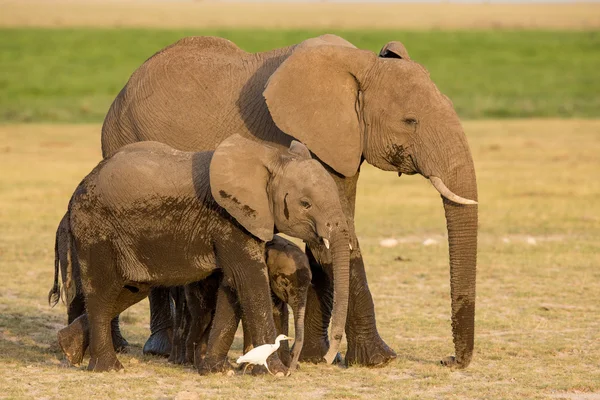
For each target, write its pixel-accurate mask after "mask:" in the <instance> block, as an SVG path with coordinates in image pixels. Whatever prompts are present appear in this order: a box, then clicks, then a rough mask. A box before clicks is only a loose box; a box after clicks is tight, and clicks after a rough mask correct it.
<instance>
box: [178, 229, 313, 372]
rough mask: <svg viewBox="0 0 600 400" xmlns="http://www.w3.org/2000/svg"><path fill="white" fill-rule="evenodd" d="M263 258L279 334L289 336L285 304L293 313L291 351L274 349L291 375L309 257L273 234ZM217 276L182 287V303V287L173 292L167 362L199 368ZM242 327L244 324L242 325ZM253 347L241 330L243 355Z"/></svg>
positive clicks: (299, 341)
mask: <svg viewBox="0 0 600 400" xmlns="http://www.w3.org/2000/svg"><path fill="white" fill-rule="evenodd" d="M265 260H266V263H267V269H268V271H269V285H270V287H271V291H272V294H273V303H274V304H273V318H274V321H275V327H276V330H277V334H285V335H287V334H288V320H289V312H288V305H289V306H290V307H291V308H292V311H293V313H294V331H295V333H294V336H295V340H294V346H293V349H292V352H291V354H290V350H289V346H288V342H285V343H282V344H281V347H280V348H279V351H278V353H279V358H280V359H281V361H282V362H283V363H284V364H285V365H286V366H289V367H290V369H291V370H292V371H293V370H295V369H296V366H297V364H298V359H299V358H300V352H301V351H302V346H303V343H304V315H305V311H306V295H307V292H308V288H309V287H310V285H311V278H312V274H311V271H310V266H309V263H308V258H307V257H306V254H304V252H303V251H302V250H301V249H300V248H299V247H298V246H296V245H295V244H294V243H292V242H291V241H289V240H287V239H285V238H283V237H281V236H278V235H275V236H273V240H270V241H268V242H267V243H266V246H265ZM220 278H221V276H220V274H213V275H211V276H210V277H209V278H207V279H205V280H203V281H200V282H194V283H192V284H188V285H185V288H184V290H185V299H182V296H181V289H178V290H177V291H176V292H175V296H173V297H174V298H176V299H177V300H176V304H177V307H176V309H177V311H176V313H175V315H176V322H175V324H174V325H175V329H174V337H173V346H172V350H171V355H170V357H169V361H171V362H176V363H187V364H191V363H193V364H194V365H195V366H196V367H199V366H200V360H202V359H203V358H204V355H205V353H206V350H207V346H208V333H209V331H210V328H211V325H212V323H213V316H214V314H215V307H216V298H217V290H218V285H219V283H220ZM215 318H216V319H217V322H216V325H217V326H222V325H223V322H220V321H218V319H219V318H220V316H219V315H217V316H216V317H215ZM225 323H227V322H225ZM243 324H244V326H246V322H243ZM184 343H185V344H184ZM251 348H252V337H251V334H250V330H249V329H244V353H246V352H247V351H249V350H250V349H251ZM204 366H205V367H208V366H206V365H205V364H204Z"/></svg>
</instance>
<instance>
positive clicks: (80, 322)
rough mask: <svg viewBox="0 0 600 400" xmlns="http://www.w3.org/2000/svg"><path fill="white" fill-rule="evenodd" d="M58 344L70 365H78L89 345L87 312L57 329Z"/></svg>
mask: <svg viewBox="0 0 600 400" xmlns="http://www.w3.org/2000/svg"><path fill="white" fill-rule="evenodd" d="M57 336H58V345H59V346H60V348H61V350H62V351H63V353H64V354H65V356H66V357H67V360H68V361H69V363H70V364H71V365H79V364H81V361H83V356H84V354H85V352H86V350H87V348H88V346H89V343H90V341H89V337H90V333H89V321H88V316H87V314H82V315H80V316H79V317H77V318H75V319H74V320H73V321H72V322H71V323H70V324H69V325H67V326H66V327H65V328H63V329H61V330H60V331H58V334H57Z"/></svg>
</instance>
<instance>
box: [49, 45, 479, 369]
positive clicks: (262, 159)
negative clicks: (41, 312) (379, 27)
mask: <svg viewBox="0 0 600 400" xmlns="http://www.w3.org/2000/svg"><path fill="white" fill-rule="evenodd" d="M101 140H102V154H103V160H102V161H101V162H100V163H99V164H98V165H97V166H96V167H95V168H94V169H93V170H92V171H91V172H90V173H89V174H88V175H87V176H86V177H85V178H84V179H83V180H82V181H81V183H80V184H79V185H78V186H77V188H76V189H75V192H74V193H73V195H72V197H71V199H70V201H69V204H68V208H67V212H66V214H65V215H64V217H63V219H62V221H61V222H60V224H59V226H58V229H57V232H56V244H55V254H56V256H55V277H54V286H53V287H52V289H51V291H50V294H49V301H50V303H51V304H52V305H54V304H56V303H57V302H58V299H59V298H60V296H61V293H62V294H64V298H65V300H66V304H67V308H68V322H69V325H68V326H67V327H65V328H64V329H62V330H60V331H59V333H58V341H59V345H60V347H61V349H62V350H63V352H64V353H65V355H66V357H67V359H68V360H69V362H71V363H72V364H78V363H80V362H81V361H82V360H83V357H84V354H85V353H86V351H88V350H89V355H90V361H89V365H88V369H89V370H93V371H107V370H116V369H121V368H123V367H122V365H121V363H120V362H119V360H118V359H117V355H116V353H117V352H122V351H126V350H127V346H128V343H127V341H126V340H125V338H123V336H122V335H121V333H120V330H119V319H118V316H119V314H120V313H121V312H123V311H124V310H125V309H127V308H128V307H130V306H131V305H133V304H135V303H137V302H139V301H140V300H142V299H143V298H145V297H146V296H149V298H150V314H151V321H150V330H151V335H150V337H149V339H148V341H147V342H146V344H145V345H144V350H143V351H144V353H145V354H155V355H162V356H168V357H169V359H170V361H172V362H177V363H190V364H194V366H195V367H196V368H197V369H198V370H199V372H200V373H203V374H204V373H210V372H220V371H229V370H231V369H232V368H233V366H232V364H230V363H229V361H228V358H227V356H228V351H229V349H230V347H231V344H232V342H233V339H234V335H235V332H236V329H237V327H238V325H239V322H240V321H242V327H243V331H244V352H247V351H249V350H250V349H251V348H252V347H253V346H254V347H256V346H260V345H263V344H267V343H273V342H274V339H275V337H276V336H277V335H278V334H287V333H288V305H289V306H290V307H291V309H292V311H293V316H294V330H295V340H294V344H293V347H292V349H291V350H290V349H289V347H288V346H287V344H285V343H287V342H285V343H284V344H283V345H282V346H281V348H280V349H279V351H278V353H275V354H273V355H272V356H271V357H270V358H269V360H268V369H269V372H274V373H276V374H287V373H289V371H292V370H294V369H295V368H296V366H297V363H298V361H309V362H321V361H325V362H327V363H332V362H336V361H339V360H340V355H339V353H338V350H339V346H340V342H341V340H342V337H343V334H344V333H345V334H346V337H347V343H348V348H347V352H346V354H345V359H344V361H345V363H346V364H347V365H352V364H361V365H367V366H377V365H383V364H385V363H387V362H389V361H390V360H392V359H394V358H395V357H396V354H395V353H394V351H393V350H392V349H390V348H389V347H388V346H387V345H386V344H385V342H384V341H383V340H382V339H381V338H380V336H379V333H378V332H377V326H376V324H375V313H374V305H373V299H372V296H371V293H370V291H369V287H368V285H367V278H366V274H365V267H364V263H363V258H362V254H361V250H360V246H359V243H358V240H357V238H356V233H355V228H354V212H355V198H356V185H357V181H358V177H359V173H360V166H361V164H362V162H363V161H366V162H368V163H369V164H371V165H373V166H375V167H377V168H380V169H382V170H385V171H395V172H396V173H398V175H399V176H400V175H402V174H407V175H411V174H420V175H422V176H423V177H425V178H427V179H429V180H430V182H431V183H432V184H433V186H434V187H435V188H436V189H437V190H438V192H439V193H440V194H441V198H442V203H443V206H444V209H445V216H446V222H447V229H448V243H449V255H450V289H451V300H452V314H451V318H452V334H453V338H454V344H455V356H451V357H447V358H445V359H444V360H443V361H442V364H444V365H448V366H454V367H458V368H464V367H466V366H468V365H469V363H470V361H471V358H472V354H473V338H474V315H475V273H476V257H477V184H476V179H475V170H474V166H473V160H472V158H471V153H470V150H469V146H468V144H467V140H466V137H465V134H464V132H463V129H462V127H461V124H460V121H459V118H458V116H457V114H456V112H455V110H454V108H453V106H452V103H451V101H450V100H449V99H448V98H447V97H446V96H444V95H443V94H442V93H441V92H440V91H439V90H438V89H437V87H436V86H435V84H434V83H433V81H432V80H431V79H430V77H429V73H428V72H427V70H426V69H425V68H424V67H422V66H421V65H419V64H418V63H416V62H414V61H412V60H411V59H410V57H409V55H408V52H407V51H406V49H405V47H404V46H403V45H402V44H401V43H399V42H390V43H387V44H386V45H384V46H383V48H382V49H381V51H380V53H379V54H378V55H377V54H375V53H372V52H370V51H366V50H360V49H358V48H356V47H355V46H354V45H352V44H351V43H349V42H348V41H346V40H344V39H342V38H341V37H338V36H335V35H323V36H320V37H316V38H312V39H308V40H305V41H303V42H301V43H299V44H297V45H293V46H290V47H285V48H281V49H275V50H272V51H268V52H262V53H248V52H245V51H243V50H241V49H240V48H238V47H237V46H236V45H235V44H233V43H232V42H230V41H228V40H226V39H222V38H217V37H188V38H184V39H181V40H179V41H178V42H176V43H174V44H172V45H171V46H168V47H166V48H165V49H163V50H161V51H159V52H158V53H156V54H155V55H154V56H152V57H151V58H149V59H148V60H147V61H146V62H145V63H144V64H142V65H141V66H140V67H139V68H138V69H137V70H136V71H135V72H134V73H133V75H132V76H131V77H130V79H129V81H128V82H127V84H126V85H125V87H124V88H123V89H122V90H121V92H120V93H119V94H118V96H117V98H116V99H115V100H114V102H113V104H112V106H111V107H110V109H109V111H108V114H107V116H106V119H105V121H104V124H103V126H102V137H101ZM277 233H283V234H286V235H289V236H293V237H296V238H298V239H301V240H302V241H303V242H304V243H305V245H306V247H305V249H304V251H303V250H302V249H300V248H299V247H298V246H296V245H295V244H294V243H292V242H290V241H288V240H286V239H284V238H283V237H281V236H278V235H276V234H277ZM59 275H61V279H60V280H61V281H62V289H61V285H60V283H59ZM330 322H331V329H329V324H330ZM328 331H330V332H329V333H328ZM255 371H256V372H259V371H261V367H257V368H255Z"/></svg>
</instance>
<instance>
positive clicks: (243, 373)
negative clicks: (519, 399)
mask: <svg viewBox="0 0 600 400" xmlns="http://www.w3.org/2000/svg"><path fill="white" fill-rule="evenodd" d="M248 365H250V363H246V366H245V367H244V372H242V375H245V374H246V369H247V368H248Z"/></svg>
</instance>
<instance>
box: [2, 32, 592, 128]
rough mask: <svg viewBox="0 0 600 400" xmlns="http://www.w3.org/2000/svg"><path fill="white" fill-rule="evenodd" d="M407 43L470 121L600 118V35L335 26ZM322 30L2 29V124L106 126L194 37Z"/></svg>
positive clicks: (267, 41)
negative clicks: (125, 99)
mask: <svg viewBox="0 0 600 400" xmlns="http://www.w3.org/2000/svg"><path fill="white" fill-rule="evenodd" d="M330 32H332V33H336V34H339V35H341V36H342V37H344V38H346V39H348V40H349V41H351V42H352V43H354V44H355V45H357V46H358V47H360V48H364V49H369V50H373V51H379V49H380V48H381V47H382V46H383V45H384V44H385V43H387V42H388V41H391V40H400V41H402V42H404V44H405V45H406V47H407V48H408V51H409V53H410V55H411V57H412V58H413V59H414V60H416V61H418V62H420V63H422V64H423V65H425V66H426V67H427V69H428V70H429V71H430V72H431V77H432V79H433V80H434V81H435V82H436V83H437V85H438V86H439V88H440V89H441V90H442V91H443V92H444V93H445V94H447V95H448V96H449V97H450V98H451V99H452V101H453V102H454V105H455V107H456V109H457V111H458V113H459V115H460V116H461V117H463V118H489V117H492V118H512V117H532V116H537V117H598V116H600V95H599V93H600V79H599V77H598V73H597V68H598V65H600V51H598V50H599V49H600V33H599V32H558V31H557V32H550V31H548V32H543V31H474V32H466V31H456V32H446V31H394V30H333V31H330ZM322 33H325V31H320V30H273V31H267V30H248V29H246V30H243V29H212V30H193V29H185V30H183V29H182V30H159V29H35V28H15V29H0V122H40V121H47V122H101V121H102V120H103V119H104V116H105V115H106V112H107V111H108V107H109V106H110V104H111V102H112V101H113V99H114V98H115V96H116V95H117V93H118V92H119V91H120V90H121V88H122V87H123V85H124V84H125V83H126V82H127V79H128V78H129V76H130V75H131V73H132V72H133V71H134V70H135V69H136V68H137V67H138V66H139V65H141V64H142V63H143V62H144V61H145V60H146V59H147V58H148V57H150V56H151V55H152V54H154V53H155V52H156V51H158V50H160V49H161V48H163V47H165V46H167V45H169V44H171V43H173V42H175V41H177V40H178V39H180V38H182V37H185V36H190V35H216V36H222V37H225V38H228V39H230V40H232V41H233V42H235V43H236V44H238V45H239V46H240V47H241V48H242V49H244V50H247V51H252V52H256V51H265V50H269V49H273V48H278V47H283V46H287V45H291V44H294V43H298V42H300V41H302V40H304V39H306V38H309V37H313V36H317V35H320V34H322Z"/></svg>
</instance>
